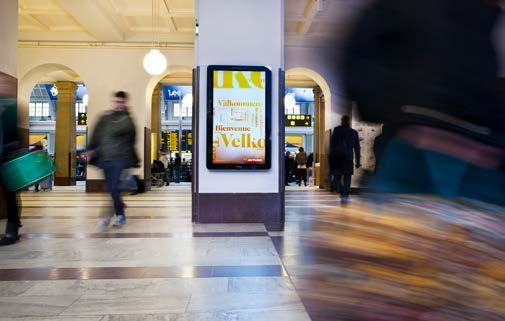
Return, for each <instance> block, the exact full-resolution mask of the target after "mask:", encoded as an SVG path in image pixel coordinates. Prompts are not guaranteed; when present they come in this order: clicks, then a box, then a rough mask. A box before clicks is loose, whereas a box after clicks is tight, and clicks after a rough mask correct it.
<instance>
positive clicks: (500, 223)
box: [0, 186, 505, 321]
mask: <svg viewBox="0 0 505 321" xmlns="http://www.w3.org/2000/svg"><path fill="white" fill-rule="evenodd" d="M125 201H126V204H127V206H128V208H127V215H128V222H127V224H126V225H125V226H123V227H122V228H120V229H113V228H111V229H109V230H107V231H99V230H98V229H97V228H96V225H95V224H96V221H97V219H98V217H99V216H100V215H101V214H102V213H104V211H108V210H110V209H109V202H108V197H107V196H106V195H103V194H86V193H83V192H82V191H79V190H71V189H61V190H54V191H52V192H45V193H33V192H26V193H24V194H22V202H23V213H22V217H23V224H24V227H23V229H22V234H23V237H22V241H21V242H20V243H18V244H16V245H14V246H10V247H4V248H0V321H7V320H9V321H50V320H51V321H162V320H163V321H278V320H280V321H284V320H286V321H309V320H312V321H330V320H331V321H378V320H382V321H411V320H412V321H442V320H443V321H464V320H471V321H481V320H486V321H503V320H505V317H504V316H505V299H504V298H505V273H504V271H505V263H504V262H505V260H503V258H505V247H504V244H505V243H504V242H503V240H504V239H503V230H505V221H504V219H503V216H495V215H494V214H493V213H499V215H502V212H503V210H502V209H492V208H489V207H486V208H485V209H484V208H482V207H480V208H479V207H478V206H477V205H475V204H473V205H472V206H467V205H465V207H463V205H458V204H452V203H448V202H440V201H433V200H429V199H422V198H417V199H416V198H413V199H407V200H401V201H399V202H397V204H396V205H395V206H394V207H388V206H376V207H373V206H370V204H367V202H365V201H364V200H363V199H361V198H360V197H359V196H355V197H354V198H353V201H352V203H351V205H350V206H348V207H342V206H340V204H339V202H337V197H336V196H335V195H334V194H331V193H328V192H323V191H319V190H317V189H314V188H311V187H307V188H305V187H301V188H298V187H289V188H288V190H287V193H286V224H285V229H284V231H282V232H271V231H270V232H269V231H267V230H266V229H265V227H264V225H262V224H209V225H198V224H196V225H195V224H191V195H190V187H189V186H171V187H168V188H163V189H155V190H153V191H151V192H149V193H145V194H142V195H136V196H126V197H125ZM479 206H480V205H479ZM467 212H468V213H467ZM444 213H445V214H444ZM447 213H449V214H451V215H446V214H447ZM454 213H458V215H459V216H457V215H453V214H454ZM465 213H466V214H465ZM477 213H480V214H479V215H476V214H477ZM483 213H486V215H484V214H483ZM435 214H436V216H435ZM467 214H469V215H467ZM481 214H482V215H481ZM465 215H466V216H465ZM460 218H463V219H462V220H460ZM474 218H476V219H474ZM461 222H464V223H465V224H467V226H463V223H461ZM4 224H5V222H0V229H2V230H3V228H4ZM472 231H473V232H472ZM474 232H475V233H474ZM493 235H494V236H496V237H494V236H493ZM465 239H468V240H467V241H464V240H465ZM462 240H463V241H462ZM472 258H475V259H474V260H472ZM475 261H478V262H477V263H476V262H475ZM476 271H477V272H476ZM470 294H471V295H470Z"/></svg>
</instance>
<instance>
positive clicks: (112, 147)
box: [86, 91, 138, 229]
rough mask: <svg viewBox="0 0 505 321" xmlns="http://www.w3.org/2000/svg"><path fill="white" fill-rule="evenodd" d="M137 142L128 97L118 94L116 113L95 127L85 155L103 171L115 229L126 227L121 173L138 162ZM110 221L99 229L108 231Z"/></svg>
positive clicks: (105, 116) (104, 221)
mask: <svg viewBox="0 0 505 321" xmlns="http://www.w3.org/2000/svg"><path fill="white" fill-rule="evenodd" d="M135 138H136V133H135V124H134V123H133V120H132V118H131V117H130V114H129V112H128V94H127V93H125V92H124V91H118V92H116V93H115V94H114V107H113V109H112V110H110V111H108V112H106V113H104V114H103V115H102V117H101V118H100V120H99V121H98V123H97V125H96V126H95V129H94V130H93V133H92V135H91V141H90V144H89V150H88V151H87V153H86V156H87V159H88V161H89V162H90V164H92V165H96V166H97V167H99V168H101V169H102V170H103V173H104V177H105V184H106V187H107V191H108V192H109V193H110V194H111V197H112V201H113V204H114V210H115V213H116V219H115V221H114V224H113V226H115V227H119V226H122V225H124V224H125V223H126V216H125V205H124V203H123V200H122V199H121V173H122V172H123V171H124V170H126V169H128V168H131V167H133V164H134V163H135V162H138V158H137V156H136V152H135ZM111 218H112V216H111V215H106V216H105V217H102V218H101V219H100V221H99V223H98V224H99V227H100V228H102V229H105V228H107V227H108V226H109V223H110V220H111Z"/></svg>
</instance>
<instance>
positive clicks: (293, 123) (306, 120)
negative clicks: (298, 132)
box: [284, 115, 312, 127]
mask: <svg viewBox="0 0 505 321" xmlns="http://www.w3.org/2000/svg"><path fill="white" fill-rule="evenodd" d="M284 123H285V124H286V127H312V116H311V115H286V119H285V121H284Z"/></svg>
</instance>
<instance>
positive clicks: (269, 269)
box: [0, 265, 287, 281]
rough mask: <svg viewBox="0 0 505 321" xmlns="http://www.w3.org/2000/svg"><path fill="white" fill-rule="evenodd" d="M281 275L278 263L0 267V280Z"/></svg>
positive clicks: (283, 274)
mask: <svg viewBox="0 0 505 321" xmlns="http://www.w3.org/2000/svg"><path fill="white" fill-rule="evenodd" d="M284 276H287V273H286V271H285V270H284V268H283V267H282V266H281V265H246V266H180V267H179V266H176V267H83V268H27V269H0V281H45V280H99V279H150V278H218V277H284Z"/></svg>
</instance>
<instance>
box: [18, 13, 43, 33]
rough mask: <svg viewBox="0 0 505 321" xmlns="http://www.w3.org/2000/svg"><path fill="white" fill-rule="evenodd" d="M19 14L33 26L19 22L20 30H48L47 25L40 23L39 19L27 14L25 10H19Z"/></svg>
mask: <svg viewBox="0 0 505 321" xmlns="http://www.w3.org/2000/svg"><path fill="white" fill-rule="evenodd" d="M19 15H20V16H22V17H23V18H24V19H26V20H28V21H29V22H30V23H31V24H33V25H34V26H26V25H23V24H20V28H19V29H20V30H46V31H47V30H49V27H48V26H47V25H46V24H44V23H42V22H41V21H40V20H39V19H37V18H35V17H34V16H32V15H30V14H27V13H25V12H20V13H19Z"/></svg>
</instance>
